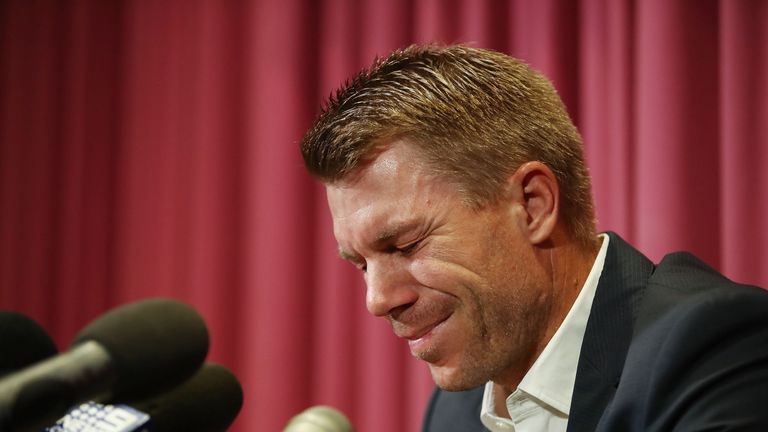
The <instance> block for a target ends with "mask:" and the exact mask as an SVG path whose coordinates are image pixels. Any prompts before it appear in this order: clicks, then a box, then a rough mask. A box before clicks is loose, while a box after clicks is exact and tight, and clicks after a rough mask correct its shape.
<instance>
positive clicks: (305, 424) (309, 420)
mask: <svg viewBox="0 0 768 432" xmlns="http://www.w3.org/2000/svg"><path fill="white" fill-rule="evenodd" d="M283 432H353V429H352V424H351V423H350V422H349V419H347V417H346V416H345V415H344V414H342V413H341V412H340V411H338V410H336V409H335V408H331V407H329V406H326V405H318V406H313V407H311V408H307V409H306V410H304V411H302V412H301V413H299V415H297V416H296V417H294V418H292V419H291V421H289V422H288V424H287V425H286V426H285V429H283Z"/></svg>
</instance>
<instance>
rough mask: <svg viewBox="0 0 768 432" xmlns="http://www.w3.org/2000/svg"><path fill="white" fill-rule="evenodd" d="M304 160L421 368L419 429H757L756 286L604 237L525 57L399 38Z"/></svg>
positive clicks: (331, 113)
mask: <svg viewBox="0 0 768 432" xmlns="http://www.w3.org/2000/svg"><path fill="white" fill-rule="evenodd" d="M302 153H303V156H304V160H305V163H306V166H307V168H308V170H309V171H310V173H311V174H312V175H314V176H315V177H317V178H319V179H320V180H321V181H322V182H323V183H324V184H325V185H326V191H327V197H328V203H329V207H330V210H331V214H332V217H333V222H334V234H335V236H336V239H337V241H338V243H339V253H340V255H341V257H342V258H344V259H346V260H348V261H350V262H351V263H353V264H354V265H355V266H357V267H358V268H359V269H360V270H361V272H362V273H363V277H364V278H365V282H366V285H367V289H368V290H367V297H366V303H367V307H368V310H369V311H370V312H371V313H372V314H374V315H376V316H381V317H384V318H386V319H388V320H389V321H390V323H391V325H392V329H393V331H394V333H395V334H396V335H397V336H399V337H402V338H403V339H406V340H407V341H408V344H409V346H410V349H411V352H412V354H413V355H414V356H416V357H417V358H420V359H421V360H424V361H425V362H426V363H427V364H428V366H429V368H430V372H431V374H432V377H433V379H434V381H435V383H436V384H437V387H438V389H436V391H435V393H434V394H433V396H432V399H431V401H430V406H429V408H428V411H427V415H426V417H425V421H424V430H425V431H452V430H456V431H459V430H461V431H465V430H467V431H472V430H484V428H483V427H485V428H488V429H490V430H494V431H517V432H522V431H565V430H568V431H591V430H596V429H598V430H606V431H646V430H685V431H688V430H768V409H767V408H768V295H766V293H765V292H763V291H762V290H761V289H759V288H755V287H746V286H739V285H736V284H733V283H732V282H730V281H728V280H727V279H725V278H724V277H722V276H720V275H719V274H717V273H716V272H714V271H713V270H711V269H709V268H707V267H706V266H705V265H704V264H702V263H701V262H699V261H698V260H696V259H695V258H693V257H692V256H690V255H688V254H673V255H670V256H668V257H666V258H665V259H664V260H663V261H662V262H661V263H660V264H659V265H658V266H655V265H654V264H653V263H651V262H650V261H648V259H646V258H645V257H644V256H642V255H641V254H640V253H639V252H638V251H636V250H635V249H633V248H632V247H631V246H629V245H628V244H626V243H625V242H624V241H623V240H622V239H621V238H620V237H618V236H617V235H615V234H601V235H599V236H598V235H597V234H596V233H595V223H594V211H593V206H592V198H591V192H590V188H591V187H590V180H589V176H588V173H587V169H586V167H585V165H584V161H583V156H582V143H581V138H580V136H579V134H578V132H577V131H576V128H575V127H574V126H573V124H572V122H571V121H570V119H569V118H568V115H567V112H566V110H565V108H564V106H563V104H562V102H561V101H560V99H559V97H558V96H557V93H556V92H555V90H554V88H553V87H552V85H551V84H550V83H549V81H548V80H546V79H545V78H544V77H543V76H541V75H540V74H538V73H536V72H534V71H532V70H531V69H530V68H528V67H527V66H526V65H524V64H523V63H521V62H519V61H517V60H515V59H513V58H510V57H508V56H505V55H503V54H500V53H495V52H491V51H485V50H480V49H472V48H468V47H463V46H449V47H434V46H427V47H419V46H414V47H410V48H407V49H404V50H400V51H396V52H394V53H392V54H391V55H390V56H389V57H388V58H386V59H384V60H381V61H377V62H376V63H374V65H373V66H372V67H371V68H370V69H368V70H364V71H362V72H360V73H359V74H358V75H357V76H356V77H355V78H354V79H353V80H352V81H350V82H348V83H347V84H346V85H344V86H343V87H342V88H341V89H340V90H339V91H338V92H337V93H336V94H335V96H334V97H332V98H331V100H330V101H329V102H328V105H327V107H326V108H325V109H324V111H323V113H322V114H321V116H320V117H319V119H318V120H317V122H316V123H315V125H314V127H313V128H312V129H311V130H310V131H309V132H308V133H307V135H306V137H305V138H304V140H303V142H302ZM481 422H482V424H481Z"/></svg>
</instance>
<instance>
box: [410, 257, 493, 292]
mask: <svg viewBox="0 0 768 432" xmlns="http://www.w3.org/2000/svg"><path fill="white" fill-rule="evenodd" d="M410 272H411V275H413V278H414V279H415V280H416V281H417V282H418V283H419V284H420V285H422V286H424V287H426V288H428V289H431V290H435V291H439V292H441V293H444V294H448V295H450V296H453V297H457V298H458V299H459V300H461V301H462V302H467V301H470V299H471V298H475V297H476V296H477V294H478V293H480V292H483V291H485V290H487V289H489V287H488V286H487V283H486V281H485V280H484V279H483V277H482V276H481V275H480V274H478V273H475V272H474V271H473V270H471V269H469V268H467V267H465V266H463V265H461V264H457V263H452V262H447V261H443V260H440V259H436V258H422V259H417V260H414V261H413V262H412V263H411V264H410Z"/></svg>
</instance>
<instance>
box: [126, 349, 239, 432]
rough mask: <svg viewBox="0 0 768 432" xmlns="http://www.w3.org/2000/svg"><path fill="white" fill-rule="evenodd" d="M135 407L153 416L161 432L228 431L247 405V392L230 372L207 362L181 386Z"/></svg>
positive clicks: (157, 428) (158, 430) (135, 404)
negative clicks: (244, 393) (245, 397)
mask: <svg viewBox="0 0 768 432" xmlns="http://www.w3.org/2000/svg"><path fill="white" fill-rule="evenodd" d="M132 405H133V407H135V408H136V409H138V410H140V411H143V412H145V413H147V414H149V416H150V418H151V419H152V423H153V424H154V426H155V429H154V430H155V431H157V432H170V431H185V432H218V431H226V430H227V428H228V427H229V425H230V424H232V422H233V421H234V420H235V417H237V414H238V413H239V412H240V408H241V407H242V405H243V389H242V387H240V383H239V382H238V381H237V378H236V377H235V375H234V374H232V372H231V371H230V370H229V369H227V368H226V367H224V366H222V365H219V364H215V363H206V364H205V365H203V367H202V368H200V370H199V371H198V372H197V373H196V374H195V375H193V376H192V378H190V379H189V380H188V381H186V382H185V383H184V384H182V385H180V386H179V387H176V388H174V389H173V390H171V391H169V392H167V393H165V394H162V395H160V396H157V397H155V398H153V399H150V400H147V401H142V402H138V403H134V404H132Z"/></svg>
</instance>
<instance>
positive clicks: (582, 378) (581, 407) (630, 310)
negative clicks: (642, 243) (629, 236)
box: [568, 232, 654, 432]
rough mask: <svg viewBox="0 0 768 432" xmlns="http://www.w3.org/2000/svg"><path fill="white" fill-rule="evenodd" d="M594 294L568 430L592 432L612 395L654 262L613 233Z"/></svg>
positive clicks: (610, 236)
mask: <svg viewBox="0 0 768 432" xmlns="http://www.w3.org/2000/svg"><path fill="white" fill-rule="evenodd" d="M607 234H608V236H609V238H610V243H609V244H608V251H607V252H606V257H605V265H604V266H603V272H602V275H601V276H600V280H599V282H598V285H597V291H596V292H595V299H594V301H593V303H592V309H591V311H590V315H589V320H588V321H587V328H586V332H585V334H584V342H583V343H582V346H581V353H580V355H579V365H578V368H577V370H576V382H575V385H574V389H573V397H572V400H571V410H570V413H569V420H568V432H581V431H584V432H587V431H590V432H591V431H594V430H595V428H596V427H597V424H598V421H599V420H600V416H601V415H602V414H603V412H604V411H605V409H606V407H607V406H608V405H609V404H610V402H611V400H612V399H613V395H614V393H615V392H616V387H617V386H618V383H619V377H620V376H621V371H622V368H623V366H624V360H625V357H626V354H627V350H628V348H629V344H630V341H631V339H632V332H633V326H634V321H635V319H636V316H637V311H638V310H639V306H640V302H641V301H642V298H643V294H644V291H645V287H646V285H647V284H648V278H649V277H650V275H651V274H652V273H653V269H654V266H653V263H652V262H651V261H650V260H648V258H646V257H645V256H643V255H642V254H641V253H640V252H639V251H637V250H636V249H634V248H633V247H632V246H630V245H629V244H627V243H626V242H624V240H622V239H621V238H620V237H619V236H618V235H616V234H615V233H610V232H609V233H607Z"/></svg>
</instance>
